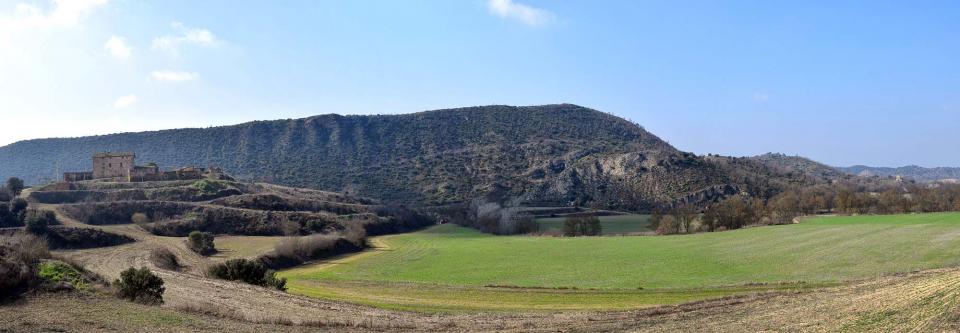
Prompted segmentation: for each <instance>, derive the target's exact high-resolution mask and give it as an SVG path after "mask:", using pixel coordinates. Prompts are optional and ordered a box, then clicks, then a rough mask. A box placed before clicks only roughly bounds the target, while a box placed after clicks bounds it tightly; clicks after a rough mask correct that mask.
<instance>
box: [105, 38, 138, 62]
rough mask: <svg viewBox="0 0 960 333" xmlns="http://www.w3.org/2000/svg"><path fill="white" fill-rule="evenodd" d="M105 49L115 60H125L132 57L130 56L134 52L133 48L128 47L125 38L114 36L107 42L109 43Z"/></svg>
mask: <svg viewBox="0 0 960 333" xmlns="http://www.w3.org/2000/svg"><path fill="white" fill-rule="evenodd" d="M103 48H104V49H106V50H107V51H110V54H112V55H113V57H114V58H117V59H120V60H123V59H127V58H129V57H130V54H131V53H132V52H133V48H131V47H130V46H127V41H126V39H124V38H123V37H119V36H112V37H110V39H108V40H107V43H106V44H104V45H103Z"/></svg>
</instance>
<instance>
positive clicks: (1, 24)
mask: <svg viewBox="0 0 960 333" xmlns="http://www.w3.org/2000/svg"><path fill="white" fill-rule="evenodd" d="M106 3H107V0H53V8H52V9H51V10H50V11H49V13H44V11H43V10H41V9H40V8H38V7H36V6H33V5H29V4H25V3H20V4H17V8H16V14H15V15H14V16H13V17H0V31H11V30H19V29H46V28H65V27H71V26H74V25H76V24H77V23H78V22H80V19H81V18H83V17H84V16H85V15H87V13H88V12H90V11H91V10H93V9H94V8H96V7H98V6H101V5H104V4H106Z"/></svg>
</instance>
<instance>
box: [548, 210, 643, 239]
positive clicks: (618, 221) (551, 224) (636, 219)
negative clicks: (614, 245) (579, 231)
mask: <svg viewBox="0 0 960 333" xmlns="http://www.w3.org/2000/svg"><path fill="white" fill-rule="evenodd" d="M597 218H598V219H599V220H600V231H601V233H602V234H604V235H620V234H629V233H641V232H646V231H651V230H650V215H639V214H629V215H611V216H598V217H597ZM564 220H566V218H565V217H546V218H538V219H537V222H538V223H540V231H548V232H549V231H556V232H560V231H562V230H563V221H564Z"/></svg>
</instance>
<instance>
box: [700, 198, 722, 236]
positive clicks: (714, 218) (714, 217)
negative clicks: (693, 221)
mask: <svg viewBox="0 0 960 333" xmlns="http://www.w3.org/2000/svg"><path fill="white" fill-rule="evenodd" d="M720 209H721V208H720V204H713V205H710V206H709V207H707V209H706V210H704V211H703V216H701V217H700V227H702V228H705V229H706V230H707V231H709V232H714V231H716V230H717V226H719V225H720V212H719V210H720Z"/></svg>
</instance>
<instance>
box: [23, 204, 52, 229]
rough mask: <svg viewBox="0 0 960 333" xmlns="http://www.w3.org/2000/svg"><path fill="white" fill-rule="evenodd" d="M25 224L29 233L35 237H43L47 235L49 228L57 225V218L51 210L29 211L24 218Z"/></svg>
mask: <svg viewBox="0 0 960 333" xmlns="http://www.w3.org/2000/svg"><path fill="white" fill-rule="evenodd" d="M23 222H24V224H25V225H26V226H27V231H28V232H30V233H32V234H34V235H43V234H46V233H47V227H48V226H50V225H53V224H57V216H56V214H54V213H53V212H51V211H49V210H37V209H30V210H27V213H26V216H25V217H24V221H23Z"/></svg>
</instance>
